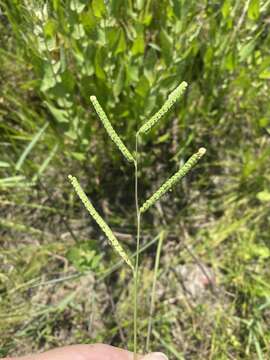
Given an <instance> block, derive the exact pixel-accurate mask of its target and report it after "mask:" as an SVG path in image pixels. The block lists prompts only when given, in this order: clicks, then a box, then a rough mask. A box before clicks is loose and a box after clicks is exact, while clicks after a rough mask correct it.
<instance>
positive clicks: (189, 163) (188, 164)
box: [140, 147, 206, 213]
mask: <svg viewBox="0 0 270 360" xmlns="http://www.w3.org/2000/svg"><path fill="white" fill-rule="evenodd" d="M205 153H206V149H205V148H203V147H201V148H200V149H199V150H198V151H197V152H196V153H195V154H193V155H192V156H191V157H190V158H189V159H188V161H187V162H186V163H185V164H184V166H183V167H182V168H181V169H179V170H178V171H177V172H176V173H175V174H174V175H173V176H171V177H170V178H169V179H168V180H167V181H165V183H164V184H163V185H161V187H160V188H159V189H158V190H157V191H156V192H155V193H154V194H153V195H152V196H151V197H150V198H149V199H148V200H146V201H145V203H144V204H143V205H142V206H141V208H140V212H141V213H144V212H145V211H147V210H148V209H149V208H150V207H151V206H152V205H154V204H155V202H156V201H158V200H159V199H160V198H161V197H162V196H163V195H164V194H166V192H167V191H168V190H170V189H171V188H172V187H173V186H174V185H175V184H176V183H177V182H178V181H180V180H181V179H182V178H183V177H184V176H186V175H187V173H188V172H189V171H190V170H191V169H192V168H193V167H194V166H195V165H196V164H197V162H198V161H199V160H200V159H201V157H202V156H203V155H204V154H205Z"/></svg>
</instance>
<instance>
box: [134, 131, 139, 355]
mask: <svg viewBox="0 0 270 360" xmlns="http://www.w3.org/2000/svg"><path fill="white" fill-rule="evenodd" d="M138 147H139V135H138V134H136V146H135V162H134V165H135V203H136V216H137V241H136V260H135V270H134V319H133V324H134V340H133V352H134V360H136V359H137V342H138V339H137V332H138V329H137V324H138V276H139V255H140V230H141V214H140V207H139V196H138V159H139V152H138Z"/></svg>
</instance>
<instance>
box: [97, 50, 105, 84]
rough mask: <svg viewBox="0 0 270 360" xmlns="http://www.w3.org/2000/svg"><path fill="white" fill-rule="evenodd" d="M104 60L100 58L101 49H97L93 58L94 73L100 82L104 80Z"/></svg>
mask: <svg viewBox="0 0 270 360" xmlns="http://www.w3.org/2000/svg"><path fill="white" fill-rule="evenodd" d="M105 60H106V59H105V58H104V57H103V56H102V49H101V48H99V49H97V52H96V56H95V73H96V76H97V77H98V78H99V79H101V80H105V79H106V74H105V72H104V66H103V65H104V61H105Z"/></svg>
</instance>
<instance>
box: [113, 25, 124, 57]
mask: <svg viewBox="0 0 270 360" xmlns="http://www.w3.org/2000/svg"><path fill="white" fill-rule="evenodd" d="M126 48H127V44H126V37H125V33H124V30H123V29H119V36H118V42H117V46H116V50H115V52H114V53H115V55H117V54H120V53H122V52H124V51H125V50H126Z"/></svg>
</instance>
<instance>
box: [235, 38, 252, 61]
mask: <svg viewBox="0 0 270 360" xmlns="http://www.w3.org/2000/svg"><path fill="white" fill-rule="evenodd" d="M255 45H256V39H252V40H250V41H249V42H248V43H246V44H245V45H243V46H242V47H241V49H240V51H239V58H240V61H244V60H246V58H247V57H249V55H251V53H252V52H253V50H254V49H255Z"/></svg>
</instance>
